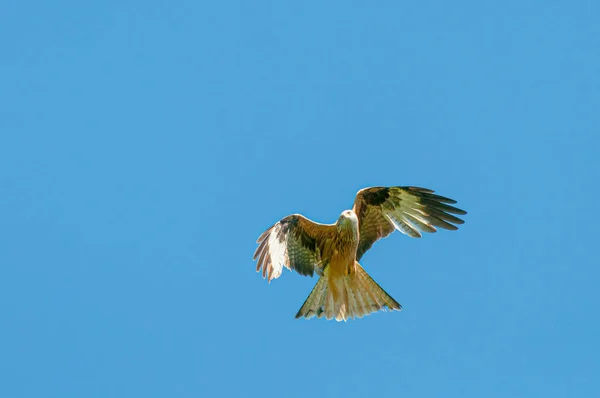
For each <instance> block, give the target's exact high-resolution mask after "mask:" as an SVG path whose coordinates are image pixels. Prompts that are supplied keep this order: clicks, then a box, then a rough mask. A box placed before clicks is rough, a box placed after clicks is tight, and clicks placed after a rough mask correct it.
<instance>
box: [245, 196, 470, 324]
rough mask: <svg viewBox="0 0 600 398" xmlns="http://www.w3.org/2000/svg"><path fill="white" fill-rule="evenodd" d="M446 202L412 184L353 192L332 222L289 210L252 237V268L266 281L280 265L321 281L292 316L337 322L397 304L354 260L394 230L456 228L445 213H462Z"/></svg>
mask: <svg viewBox="0 0 600 398" xmlns="http://www.w3.org/2000/svg"><path fill="white" fill-rule="evenodd" d="M445 203H455V201H453V200H452V199H448V198H445V197H443V196H439V195H434V194H433V191H431V190H428V189H424V188H416V187H391V188H383V187H375V188H365V189H363V190H361V191H359V192H358V194H357V197H356V200H355V203H354V206H353V208H352V210H346V211H344V212H342V214H341V215H340V217H339V218H338V220H337V221H336V223H335V224H319V223H315V222H313V221H311V220H309V219H307V218H306V217H304V216H302V215H300V214H292V215H290V216H287V217H285V218H283V219H282V220H280V221H279V222H277V223H275V224H274V225H273V226H272V227H271V228H269V229H268V230H267V231H265V232H264V233H263V234H262V235H261V236H260V237H259V238H258V240H257V243H258V244H259V246H258V248H257V249H256V252H255V253H254V258H255V259H256V260H258V263H257V271H260V270H261V269H262V272H263V277H268V279H269V281H271V279H275V278H278V277H279V276H280V275H281V271H282V269H283V266H285V267H286V268H289V269H293V270H295V271H297V272H298V273H300V274H301V275H310V276H312V275H313V274H314V272H316V273H317V274H318V275H319V276H320V279H319V281H318V282H317V284H316V285H315V287H314V288H313V290H312V292H311V294H310V295H309V296H308V298H307V299H306V301H305V302H304V304H303V306H302V307H301V308H300V310H299V311H298V313H297V314H296V318H300V317H306V318H311V317H313V316H315V315H316V316H317V317H319V318H321V317H323V316H324V317H325V318H326V319H333V318H335V319H336V320H338V321H341V320H344V321H345V320H346V319H349V318H355V317H356V318H362V317H363V316H364V315H368V314H370V313H372V312H375V311H378V310H381V309H384V308H386V307H387V308H389V309H391V310H400V309H401V308H402V307H401V305H400V304H399V303H398V302H397V301H396V300H394V299H393V298H392V297H391V296H390V295H389V294H387V293H386V292H385V291H384V290H383V289H382V288H381V287H380V286H379V285H378V284H377V283H376V282H375V281H374V280H373V279H372V278H371V277H370V276H369V275H368V274H367V273H366V271H365V270H364V269H363V268H362V266H361V265H360V264H359V263H358V260H360V258H361V257H362V255H363V254H364V252H366V251H367V250H368V249H369V248H370V247H371V246H372V245H373V243H374V242H375V241H376V240H378V239H380V238H382V237H385V236H387V235H389V234H390V233H391V232H392V231H394V229H398V230H400V231H401V232H403V233H404V234H407V235H409V236H412V237H420V236H421V234H420V232H419V231H423V232H435V231H436V229H435V227H434V226H438V227H442V228H445V229H456V226H454V225H452V224H450V223H455V224H461V223H462V222H463V221H462V220H460V219H459V218H457V217H454V216H453V215H451V214H449V213H455V214H466V212H464V211H463V210H460V209H457V208H455V207H452V206H449V205H447V204H445Z"/></svg>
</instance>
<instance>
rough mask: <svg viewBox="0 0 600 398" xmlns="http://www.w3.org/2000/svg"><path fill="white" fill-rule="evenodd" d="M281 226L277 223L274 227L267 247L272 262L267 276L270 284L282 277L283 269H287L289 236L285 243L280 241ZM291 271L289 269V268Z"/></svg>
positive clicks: (268, 266) (284, 240) (285, 238)
mask: <svg viewBox="0 0 600 398" xmlns="http://www.w3.org/2000/svg"><path fill="white" fill-rule="evenodd" d="M281 229H282V227H281V224H280V223H277V224H275V226H274V227H273V230H272V231H271V233H270V234H269V243H268V245H267V250H268V251H269V253H268V255H269V258H270V260H271V261H269V262H268V264H267V266H266V267H267V268H268V269H267V274H268V276H269V282H271V279H277V278H279V277H280V276H281V271H282V270H283V267H284V266H286V267H287V264H286V263H287V261H286V251H287V238H288V237H287V234H285V237H284V239H283V241H279V237H280V236H281V235H284V234H282V232H281ZM287 268H288V269H289V267H287Z"/></svg>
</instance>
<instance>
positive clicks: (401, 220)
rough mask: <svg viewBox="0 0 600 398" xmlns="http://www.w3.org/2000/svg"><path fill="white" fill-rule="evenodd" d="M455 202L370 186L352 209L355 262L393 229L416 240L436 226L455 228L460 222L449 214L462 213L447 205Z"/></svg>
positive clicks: (421, 192)
mask: <svg viewBox="0 0 600 398" xmlns="http://www.w3.org/2000/svg"><path fill="white" fill-rule="evenodd" d="M454 203H456V201H455V200H453V199H449V198H446V197H444V196H440V195H436V194H435V193H434V191H432V190H430V189H426V188H418V187H389V188H386V187H373V188H365V189H362V190H360V191H359V192H358V194H357V195H356V199H355V201H354V207H353V210H354V212H355V213H356V215H357V217H358V223H359V233H360V240H359V243H358V250H357V253H356V259H357V260H360V258H361V257H362V256H363V254H365V252H366V251H367V250H369V249H370V248H371V246H373V243H375V242H376V241H377V240H379V239H381V238H385V237H386V236H388V235H389V234H391V233H392V232H393V231H394V230H396V229H397V230H399V231H400V232H402V233H404V234H406V235H408V236H411V237H413V238H420V237H421V232H429V233H432V232H436V231H437V229H436V227H439V228H444V229H448V230H456V229H458V228H457V227H456V225H453V224H462V223H464V221H463V220H461V219H460V218H458V217H456V216H454V215H453V214H459V215H463V214H467V212H466V211H464V210H461V209H458V208H456V207H453V206H450V204H454Z"/></svg>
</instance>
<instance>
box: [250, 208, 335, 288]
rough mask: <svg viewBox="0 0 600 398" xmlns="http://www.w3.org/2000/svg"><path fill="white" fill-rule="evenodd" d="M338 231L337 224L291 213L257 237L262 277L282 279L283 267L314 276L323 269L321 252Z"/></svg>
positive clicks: (258, 269) (257, 250) (257, 268)
mask: <svg viewBox="0 0 600 398" xmlns="http://www.w3.org/2000/svg"><path fill="white" fill-rule="evenodd" d="M334 234H335V225H333V224H331V225H328V224H319V223H316V222H314V221H311V220H309V219H308V218H306V217H304V216H301V215H300V214H292V215H291V216H287V217H285V218H284V219H282V220H281V221H279V222H277V223H275V225H273V226H272V227H271V228H269V229H267V230H266V231H265V232H263V234H262V235H261V236H260V237H259V238H258V240H257V241H256V243H258V248H257V249H256V251H255V252H254V260H258V261H257V263H256V272H259V271H260V270H261V269H262V275H263V278H265V277H267V276H268V278H269V282H271V279H276V278H279V276H280V275H281V271H282V270H283V267H284V266H285V267H286V268H288V269H290V270H295V271H296V272H298V273H299V274H300V275H310V276H313V274H314V272H315V270H317V273H319V272H320V270H322V268H323V267H324V265H323V264H322V262H321V253H322V252H323V251H324V249H325V246H326V245H327V244H328V242H331V240H332V238H333V236H334Z"/></svg>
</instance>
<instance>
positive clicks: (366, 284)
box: [296, 262, 402, 322]
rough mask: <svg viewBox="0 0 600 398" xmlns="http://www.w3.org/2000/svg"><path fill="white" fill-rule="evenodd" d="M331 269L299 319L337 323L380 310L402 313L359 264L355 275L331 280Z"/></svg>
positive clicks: (322, 279)
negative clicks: (318, 319)
mask: <svg viewBox="0 0 600 398" xmlns="http://www.w3.org/2000/svg"><path fill="white" fill-rule="evenodd" d="M327 271H328V269H325V273H324V275H323V276H322V277H321V278H320V279H319V281H318V282H317V284H316V285H315V287H314V288H313V290H312V292H311V293H310V294H309V296H308V298H307V299H306V301H305V302H304V304H303V305H302V307H301V308H300V310H299V311H298V313H297V314H296V318H302V317H304V318H307V319H310V318H312V317H314V316H316V317H317V318H323V317H325V318H326V319H327V320H330V319H333V318H335V320H336V321H338V322H339V321H346V320H348V319H354V318H362V317H363V316H365V315H369V314H371V313H373V312H377V311H379V310H385V309H386V308H387V309H389V310H400V309H402V306H401V305H400V303H398V302H397V301H396V300H394V299H393V298H392V297H391V296H390V295H389V294H388V293H387V292H386V291H385V290H383V289H382V288H381V286H379V285H378V284H377V282H375V281H374V280H373V278H371V277H370V276H369V274H367V272H366V271H365V270H364V269H363V267H361V266H360V264H359V263H358V262H356V263H355V268H354V272H352V273H350V274H348V275H342V276H336V277H330V276H329V272H327Z"/></svg>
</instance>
